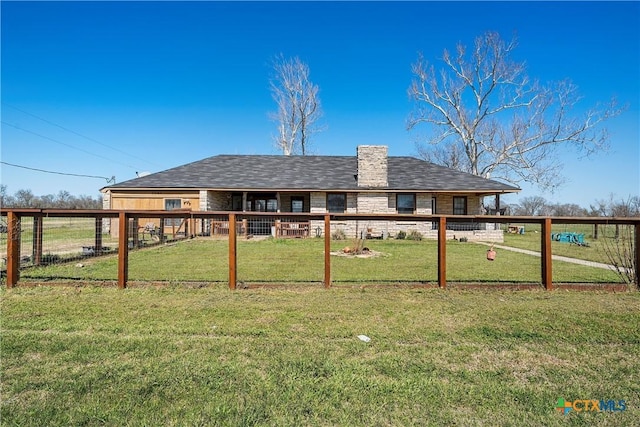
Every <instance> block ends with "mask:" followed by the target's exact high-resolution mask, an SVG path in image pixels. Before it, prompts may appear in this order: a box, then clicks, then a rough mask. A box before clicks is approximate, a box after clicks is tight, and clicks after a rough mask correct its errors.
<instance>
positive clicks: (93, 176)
mask: <svg viewBox="0 0 640 427" xmlns="http://www.w3.org/2000/svg"><path fill="white" fill-rule="evenodd" d="M0 163H2V164H3V165H7V166H13V167H15V168H21V169H28V170H31V171H37V172H44V173H52V174H55V175H67V176H79V177H82V178H98V179H104V180H106V181H107V183H110V182H113V183H114V184H115V182H116V177H115V176H112V177H111V178H107V177H106V176H98V175H83V174H79V173H66V172H55V171H48V170H44V169H37V168H30V167H29V166H22V165H15V164H13V163H9V162H4V161H1V160H0Z"/></svg>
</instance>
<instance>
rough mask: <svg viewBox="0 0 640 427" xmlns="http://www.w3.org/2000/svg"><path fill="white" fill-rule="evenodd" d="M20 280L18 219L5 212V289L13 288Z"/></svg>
mask: <svg viewBox="0 0 640 427" xmlns="http://www.w3.org/2000/svg"><path fill="white" fill-rule="evenodd" d="M19 278H20V217H19V216H18V215H16V214H15V212H12V211H9V212H7V288H13V287H14V286H15V285H17V284H18V279H19Z"/></svg>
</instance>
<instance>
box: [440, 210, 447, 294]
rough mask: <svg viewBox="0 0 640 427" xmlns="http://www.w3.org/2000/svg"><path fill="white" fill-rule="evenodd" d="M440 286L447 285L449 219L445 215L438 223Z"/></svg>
mask: <svg viewBox="0 0 640 427" xmlns="http://www.w3.org/2000/svg"><path fill="white" fill-rule="evenodd" d="M438 286H439V287H441V288H443V289H444V288H446V287H447V219H446V218H445V217H443V216H441V217H440V219H439V223H438Z"/></svg>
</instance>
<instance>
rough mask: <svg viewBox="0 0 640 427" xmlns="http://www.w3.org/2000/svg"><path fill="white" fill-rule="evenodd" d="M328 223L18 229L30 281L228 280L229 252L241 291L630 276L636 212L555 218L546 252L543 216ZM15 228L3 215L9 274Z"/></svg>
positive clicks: (218, 220)
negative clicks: (607, 217) (609, 217)
mask: <svg viewBox="0 0 640 427" xmlns="http://www.w3.org/2000/svg"><path fill="white" fill-rule="evenodd" d="M3 213H5V212H4V211H3ZM232 216H233V223H231V222H230V221H231V217H232ZM122 218H126V220H125V221H126V225H127V226H126V227H125V228H123V227H121V224H120V221H121V220H122ZM328 218H330V219H329V222H328V227H329V228H328V229H327V223H326V222H325V221H326V219H325V216H324V214H297V215H291V214H289V215H287V214H273V215H271V214H253V213H237V214H234V215H230V214H229V213H211V212H191V211H185V212H178V213H176V212H171V213H169V211H167V212H164V211H163V212H153V213H152V212H148V213H141V212H136V213H128V214H127V215H126V216H124V217H123V216H122V213H121V212H106V211H105V212H99V211H98V212H91V213H86V214H84V215H83V214H81V213H78V212H73V213H70V214H69V215H64V214H63V213H60V212H57V213H56V214H55V215H49V214H47V213H46V212H40V213H38V214H28V213H22V214H21V215H20V220H19V221H18V222H17V223H16V224H14V227H17V229H16V230H13V232H14V233H13V235H14V236H18V240H19V245H18V246H19V251H18V252H17V253H18V257H19V259H18V268H19V271H20V274H19V276H20V280H27V281H29V280H30V281H39V280H48V281H49V280H54V281H55V280H63V281H64V280H76V281H80V282H82V281H87V282H92V281H111V282H113V281H120V280H121V277H122V274H123V273H122V268H123V267H122V263H123V259H126V266H125V267H124V268H126V279H125V280H129V281H133V282H176V283H177V282H202V283H229V282H230V280H231V277H232V276H231V274H232V273H231V271H232V262H231V260H232V256H233V259H234V262H235V264H234V265H233V270H234V272H233V274H234V275H235V276H234V277H236V278H237V280H238V282H239V283H240V285H241V286H244V285H251V284H287V283H303V284H309V285H322V284H326V283H327V273H328V272H329V281H330V283H332V284H354V283H356V284H359V283H373V284H396V283H410V284H423V285H438V284H442V283H445V282H449V283H458V284H485V285H486V284H488V285H492V284H516V285H531V286H548V284H547V283H546V281H549V282H553V283H554V284H569V285H574V284H575V285H583V284H586V285H599V284H621V285H631V284H635V283H637V278H636V276H635V274H636V271H637V258H638V254H637V247H636V246H637V245H636V240H637V238H638V237H637V236H638V233H637V229H636V227H638V223H640V220H638V219H628V220H620V221H613V223H606V222H605V221H603V220H594V221H593V222H592V223H589V222H588V219H579V220H575V222H572V221H571V220H570V219H567V218H559V219H550V221H551V224H552V225H551V226H550V228H549V230H548V231H549V233H548V235H549V236H548V238H549V251H546V250H545V235H546V231H545V228H544V227H543V223H542V221H541V220H540V219H539V218H530V219H531V221H526V218H522V217H502V218H500V217H498V218H499V219H496V218H486V219H485V218H481V217H473V218H456V217H447V218H446V221H444V224H445V227H444V230H442V233H441V232H440V230H439V227H440V222H439V221H440V220H441V219H442V218H441V217H438V216H423V217H420V216H413V217H408V216H401V217H397V218H395V217H392V216H389V215H386V216H376V215H342V216H341V215H331V216H330V217H328ZM554 220H555V221H556V222H553V221H554ZM10 227H11V224H9V223H8V222H7V221H6V219H4V217H3V223H2V227H0V255H1V257H2V265H1V268H2V270H3V271H4V274H6V271H7V269H8V265H7V260H8V259H9V258H10V257H9V254H8V252H9V246H10V245H9V241H8V235H9V232H10V231H11V230H9V228H10ZM123 229H126V231H125V232H126V237H125V236H124V235H121V234H120V233H122V230H123ZM232 231H233V232H234V233H235V238H234V239H233V245H235V246H234V253H233V255H232V250H231V249H232V248H231V245H232V243H231V240H232V239H231V238H230V237H231V236H230V233H232ZM327 232H328V233H327ZM439 236H444V237H443V238H442V241H440V242H439V240H438V238H439ZM123 245H124V246H125V247H126V249H127V250H126V251H125V252H126V253H124V255H123V251H122V250H121V249H122V246H123ZM441 245H444V246H443V247H441ZM327 248H328V254H327V253H326V252H327ZM547 252H549V253H548V255H550V262H549V264H550V267H549V268H546V269H545V267H544V263H545V256H546V254H547ZM123 256H124V258H123ZM327 264H328V265H327ZM327 268H328V269H327ZM547 271H548V272H550V273H551V274H550V277H549V279H545V272H547Z"/></svg>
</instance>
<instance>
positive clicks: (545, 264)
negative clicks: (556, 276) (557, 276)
mask: <svg viewBox="0 0 640 427" xmlns="http://www.w3.org/2000/svg"><path fill="white" fill-rule="evenodd" d="M540 243H541V251H540V252H541V262H540V265H541V268H542V272H541V273H542V284H543V285H544V288H545V289H546V290H548V291H551V290H553V274H552V268H551V267H552V260H551V218H545V219H544V221H543V222H542V241H541V242H540Z"/></svg>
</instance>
